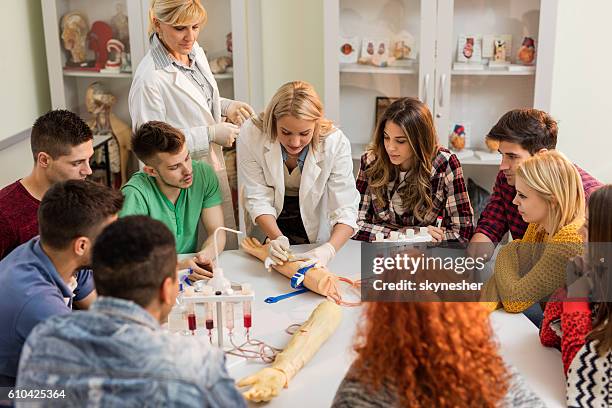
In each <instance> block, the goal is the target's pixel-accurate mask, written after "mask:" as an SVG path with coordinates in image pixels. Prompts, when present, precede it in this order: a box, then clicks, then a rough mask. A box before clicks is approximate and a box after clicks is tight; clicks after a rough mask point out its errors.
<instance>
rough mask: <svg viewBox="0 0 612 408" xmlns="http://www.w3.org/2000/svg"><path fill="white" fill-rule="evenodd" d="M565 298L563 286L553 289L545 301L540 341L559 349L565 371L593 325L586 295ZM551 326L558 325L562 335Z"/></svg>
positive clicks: (565, 292) (565, 293) (565, 291)
mask: <svg viewBox="0 0 612 408" xmlns="http://www.w3.org/2000/svg"><path fill="white" fill-rule="evenodd" d="M566 298H567V290H566V289H564V288H563V289H559V290H558V291H557V292H555V293H554V294H553V295H552V296H551V298H550V299H551V300H550V301H549V302H548V303H546V308H545V309H544V320H543V321H542V329H541V330H540V341H541V342H542V344H543V345H544V346H547V347H556V348H557V349H561V358H562V360H563V369H564V371H565V373H566V374H567V370H568V368H569V366H570V364H571V363H572V360H574V357H575V356H576V354H577V353H578V351H579V350H580V349H581V348H582V346H584V344H585V343H586V336H587V335H588V334H589V333H590V332H591V330H592V328H593V321H592V318H591V308H590V306H589V303H588V302H587V301H586V299H585V300H582V301H576V302H568V301H563V300H564V299H566ZM559 320H560V322H559ZM559 323H560V325H559ZM554 327H557V328H558V327H560V328H561V333H563V335H562V336H559V334H557V332H556V331H555V330H554Z"/></svg>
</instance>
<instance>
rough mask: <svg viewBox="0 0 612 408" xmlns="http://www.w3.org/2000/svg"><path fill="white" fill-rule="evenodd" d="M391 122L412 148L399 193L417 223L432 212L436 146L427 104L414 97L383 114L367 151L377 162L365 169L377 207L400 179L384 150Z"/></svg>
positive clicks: (403, 99) (400, 100)
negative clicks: (388, 190)
mask: <svg viewBox="0 0 612 408" xmlns="http://www.w3.org/2000/svg"><path fill="white" fill-rule="evenodd" d="M387 121H391V122H393V123H395V124H396V125H397V126H399V127H400V128H401V129H402V131H403V132H404V134H405V135H406V137H407V138H408V143H409V144H410V147H411V149H412V157H413V160H412V165H411V167H410V169H408V175H407V177H406V182H407V183H408V184H407V185H406V187H405V188H402V189H401V190H400V191H399V193H400V196H401V198H402V202H403V204H404V206H405V207H406V208H413V209H414V210H413V214H414V216H415V217H416V219H418V220H421V221H422V220H423V219H424V218H425V216H426V214H427V213H428V212H429V211H430V210H431V209H432V207H433V201H432V199H431V170H432V166H433V165H432V161H433V158H434V157H435V155H436V152H437V147H438V136H437V134H436V128H435V126H434V122H433V118H432V116H431V112H430V111H429V108H428V107H427V105H425V104H424V103H423V102H421V101H419V100H418V99H416V98H402V99H398V100H397V101H395V102H393V103H392V104H391V105H390V106H389V107H388V108H387V110H385V112H384V113H383V114H382V116H381V118H380V121H379V122H378V124H377V126H376V130H375V131H374V136H373V137H372V143H370V145H369V146H368V150H370V152H371V153H373V154H374V156H375V157H376V160H374V162H373V163H372V165H371V166H370V167H369V168H368V169H367V170H366V176H367V178H368V183H369V186H370V188H371V189H372V193H374V195H375V196H376V200H377V202H378V204H379V205H380V206H382V205H384V204H385V199H386V197H387V189H388V185H389V183H390V182H392V181H393V180H395V179H396V178H397V177H399V166H395V165H393V163H391V160H390V159H389V154H388V153H387V150H386V149H385V125H386V124H387Z"/></svg>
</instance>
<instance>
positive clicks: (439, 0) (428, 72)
mask: <svg viewBox="0 0 612 408" xmlns="http://www.w3.org/2000/svg"><path fill="white" fill-rule="evenodd" d="M556 8H557V4H556V2H555V1H554V0H498V1H495V2H482V1H480V0H384V1H380V2H371V1H367V0H326V2H325V5H324V14H325V18H324V19H323V20H324V23H325V31H326V42H325V53H324V55H325V57H326V59H325V63H324V67H325V68H324V72H325V106H326V110H327V113H328V115H329V116H330V117H331V118H332V119H333V120H334V121H336V122H337V123H338V124H339V125H340V127H342V129H343V130H344V132H345V134H346V135H347V136H348V137H349V139H350V140H351V146H352V149H353V157H354V158H355V159H358V158H359V157H360V155H361V153H362V152H363V150H364V148H365V146H366V145H367V143H368V142H369V141H370V138H371V134H372V132H373V130H374V127H375V123H374V121H375V99H376V97H377V96H386V97H403V96H415V97H418V98H420V99H421V100H422V101H424V102H425V103H426V104H427V105H428V106H429V107H430V109H431V111H432V113H433V115H434V120H435V124H436V130H437V132H438V136H439V139H440V142H441V144H443V145H448V135H449V134H450V133H451V130H452V129H451V127H452V125H453V124H454V123H463V122H468V123H469V124H470V128H471V134H470V141H471V144H470V146H468V147H469V148H471V149H476V150H486V147H485V143H484V139H485V136H486V134H487V133H488V131H489V130H490V128H491V127H492V126H493V125H494V124H495V123H496V122H497V120H498V119H499V118H500V117H501V115H503V114H504V113H505V112H507V111H508V110H510V109H514V108H520V107H536V108H539V109H543V110H549V109H550V106H549V105H550V102H549V101H550V81H551V80H550V77H551V76H552V60H553V58H552V57H553V52H554V47H550V46H549V45H550V44H553V45H554V37H555V35H556V34H555V32H556V31H555V27H554V23H551V22H550V20H551V19H550V16H554V15H555V13H556ZM546 16H548V20H547V18H546ZM400 31H408V32H409V33H410V34H411V35H412V36H413V37H414V47H413V48H412V54H411V58H416V61H415V62H414V64H413V65H412V66H411V67H409V68H404V67H402V69H396V68H394V67H386V68H376V67H370V66H364V65H358V64H349V65H347V64H340V63H339V61H338V54H339V50H338V44H339V39H340V38H344V37H355V36H356V37H359V38H360V39H361V40H363V39H364V38H388V39H389V40H392V39H393V37H394V36H395V35H397V33H399V32H400ZM462 34H480V35H487V34H511V35H512V49H511V50H509V51H508V57H509V58H510V60H511V61H512V62H513V63H514V61H515V60H516V55H517V52H518V49H519V47H520V45H521V41H522V38H523V37H524V36H530V37H533V38H535V39H536V49H537V61H536V62H537V66H536V68H535V69H534V70H525V71H522V70H521V71H511V70H508V69H507V68H494V69H490V68H488V67H485V68H484V69H478V70H475V69H474V70H467V69H453V63H454V62H455V61H456V53H457V41H458V37H459V36H460V35H462ZM390 48H391V46H390ZM461 162H462V164H463V165H464V166H465V169H464V171H465V173H466V176H468V177H473V178H475V179H476V181H477V182H479V184H481V185H483V186H485V187H490V186H491V185H492V182H493V180H494V177H495V173H496V172H497V166H499V163H500V161H499V160H486V161H485V160H480V159H479V158H477V157H474V156H472V157H469V158H466V159H464V160H461Z"/></svg>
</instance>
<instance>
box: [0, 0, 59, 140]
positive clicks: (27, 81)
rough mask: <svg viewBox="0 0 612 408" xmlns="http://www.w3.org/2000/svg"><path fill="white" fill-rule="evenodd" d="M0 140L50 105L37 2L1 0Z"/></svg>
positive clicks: (26, 123)
mask: <svg viewBox="0 0 612 408" xmlns="http://www.w3.org/2000/svg"><path fill="white" fill-rule="evenodd" d="M0 15H1V16H3V18H2V24H0V38H3V42H4V46H3V47H2V48H3V56H2V62H0V89H2V100H1V102H0V103H1V104H2V105H0V106H1V107H2V109H0V123H2V127H0V139H5V138H7V137H9V136H12V135H14V134H16V133H19V132H21V131H23V130H25V129H27V128H29V127H30V126H31V125H32V122H33V120H34V119H35V118H37V117H38V116H40V114H41V113H44V112H45V111H46V110H48V109H49V107H50V106H51V103H50V98H49V80H48V79H47V63H46V61H47V60H46V57H45V46H44V36H43V29H42V14H41V7H40V1H39V0H21V1H2V2H0Z"/></svg>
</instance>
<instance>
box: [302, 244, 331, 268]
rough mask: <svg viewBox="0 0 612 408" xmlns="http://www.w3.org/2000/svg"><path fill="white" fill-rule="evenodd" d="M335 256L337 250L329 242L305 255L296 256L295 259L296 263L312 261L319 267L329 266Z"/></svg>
mask: <svg viewBox="0 0 612 408" xmlns="http://www.w3.org/2000/svg"><path fill="white" fill-rule="evenodd" d="M334 256H336V248H334V246H333V245H332V244H330V243H329V242H326V243H324V244H323V245H321V246H318V247H316V248H315V249H311V250H310V251H308V252H304V253H303V254H295V256H294V257H293V259H294V260H296V261H311V262H313V263H315V264H316V265H318V266H327V264H328V263H329V262H330V261H331V260H332V259H334Z"/></svg>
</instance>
